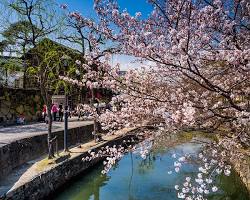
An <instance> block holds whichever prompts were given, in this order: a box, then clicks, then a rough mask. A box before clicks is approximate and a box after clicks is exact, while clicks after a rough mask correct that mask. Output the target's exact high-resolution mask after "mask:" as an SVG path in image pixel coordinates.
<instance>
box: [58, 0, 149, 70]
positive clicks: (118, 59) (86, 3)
mask: <svg viewBox="0 0 250 200" xmlns="http://www.w3.org/2000/svg"><path fill="white" fill-rule="evenodd" d="M56 1H57V2H58V4H59V5H61V4H67V6H68V9H69V10H70V11H77V12H80V13H81V14H82V15H83V16H85V17H91V18H95V16H96V15H95V11H94V9H93V0H56ZM118 3H119V6H120V9H121V10H124V9H127V11H128V12H129V13H130V14H131V15H134V14H135V13H136V12H141V13H142V17H143V18H147V17H148V15H149V14H150V12H151V11H152V6H151V5H150V4H149V3H147V0H118ZM135 60H136V59H135V58H134V57H131V56H125V55H114V56H113V58H112V63H113V65H115V64H116V63H120V65H121V69H122V70H127V69H128V68H137V67H139V66H141V65H142V64H141V63H139V62H136V61H135Z"/></svg>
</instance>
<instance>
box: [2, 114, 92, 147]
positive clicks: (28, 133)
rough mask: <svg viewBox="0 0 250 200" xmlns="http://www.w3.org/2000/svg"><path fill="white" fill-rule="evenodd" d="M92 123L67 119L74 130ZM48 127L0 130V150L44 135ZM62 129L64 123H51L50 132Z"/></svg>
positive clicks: (20, 126)
mask: <svg viewBox="0 0 250 200" xmlns="http://www.w3.org/2000/svg"><path fill="white" fill-rule="evenodd" d="M92 123H93V122H92V121H78V120H77V118H76V117H72V118H69V124H68V127H69V129H70V128H76V127H81V126H85V125H89V124H92ZM47 129H48V125H47V124H45V123H33V124H29V125H17V126H9V127H3V128H0V148H1V147H2V146H4V145H6V144H10V143H11V142H15V141H17V140H20V139H23V138H28V137H32V136H36V135H42V134H46V133H47ZM63 129H64V122H53V124H52V131H61V130H63Z"/></svg>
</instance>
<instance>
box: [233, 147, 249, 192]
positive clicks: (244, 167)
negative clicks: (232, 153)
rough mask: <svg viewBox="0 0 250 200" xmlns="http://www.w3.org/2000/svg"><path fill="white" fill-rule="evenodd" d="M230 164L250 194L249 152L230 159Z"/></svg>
mask: <svg viewBox="0 0 250 200" xmlns="http://www.w3.org/2000/svg"><path fill="white" fill-rule="evenodd" d="M231 163H232V165H233V166H234V169H235V171H236V172H237V173H238V174H239V176H240V178H241V180H242V182H243V183H244V184H245V186H246V187H247V189H248V191H249V194H250V152H246V151H245V152H243V153H242V155H241V157H232V158H231Z"/></svg>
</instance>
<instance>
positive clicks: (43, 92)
mask: <svg viewBox="0 0 250 200" xmlns="http://www.w3.org/2000/svg"><path fill="white" fill-rule="evenodd" d="M40 89H41V95H42V97H43V100H44V103H45V105H46V106H47V113H48V136H47V142H48V159H51V158H53V157H54V148H53V144H52V139H53V133H52V121H53V120H52V114H51V108H52V99H51V97H50V95H49V94H48V91H46V88H45V87H44V86H43V84H41V85H40Z"/></svg>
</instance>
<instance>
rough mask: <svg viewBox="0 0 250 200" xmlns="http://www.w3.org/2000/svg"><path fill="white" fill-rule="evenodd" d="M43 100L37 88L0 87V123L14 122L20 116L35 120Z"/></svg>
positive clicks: (27, 119)
mask: <svg viewBox="0 0 250 200" xmlns="http://www.w3.org/2000/svg"><path fill="white" fill-rule="evenodd" d="M42 106H43V100H42V97H41V95H40V91H39V90H30V89H13V88H4V87H2V88H0V125H9V124H15V123H16V120H17V118H18V117H20V116H24V117H25V120H26V121H37V120H38V118H39V116H40V115H41V111H42Z"/></svg>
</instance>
